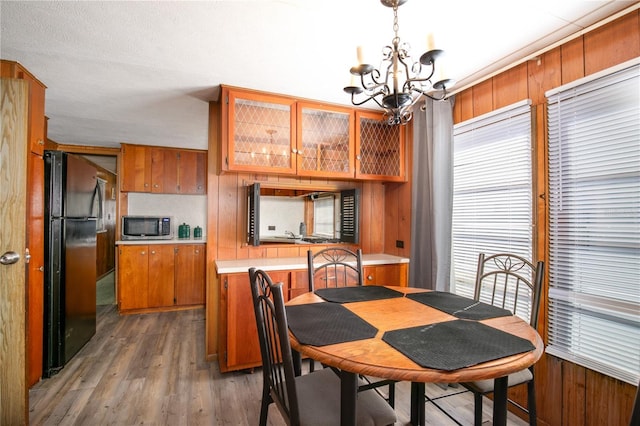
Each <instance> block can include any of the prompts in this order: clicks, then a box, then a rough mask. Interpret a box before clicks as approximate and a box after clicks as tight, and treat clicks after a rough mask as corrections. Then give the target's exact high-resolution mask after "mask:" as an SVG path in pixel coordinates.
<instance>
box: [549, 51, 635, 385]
mask: <svg viewBox="0 0 640 426" xmlns="http://www.w3.org/2000/svg"><path fill="white" fill-rule="evenodd" d="M638 62H639V61H637V60H636V61H635V64H625V65H623V66H621V67H617V69H616V70H614V71H608V72H607V73H601V74H599V75H596V76H593V77H590V78H589V79H583V80H582V81H579V82H575V83H574V84H571V85H570V86H569V87H567V86H565V87H561V88H559V89H557V90H554V91H550V92H548V93H547V98H548V116H549V117H548V119H549V120H548V121H549V226H550V231H549V232H550V234H549V245H550V247H549V347H548V348H547V352H548V353H550V354H553V355H555V356H558V357H561V358H563V359H567V360H570V361H572V362H575V363H577V364H580V365H582V366H585V367H588V368H591V369H593V370H596V371H599V372H601V373H604V374H607V375H609V376H612V377H615V378H618V379H620V380H624V381H626V382H628V383H631V384H634V385H637V383H638V379H640V345H639V342H640V281H639V280H640V65H638Z"/></svg>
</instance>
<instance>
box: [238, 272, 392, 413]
mask: <svg viewBox="0 0 640 426" xmlns="http://www.w3.org/2000/svg"><path fill="white" fill-rule="evenodd" d="M249 279H250V283H251V293H252V296H253V308H254V312H255V317H256V325H257V326H258V338H259V340H260V353H261V356H262V374H263V377H264V379H263V389H262V405H261V407H260V426H264V425H266V424H267V417H268V411H269V406H270V405H271V403H274V402H275V405H276V406H277V407H278V410H279V411H280V413H281V414H282V416H283V417H284V419H285V422H286V423H287V424H288V425H293V426H296V425H328V424H329V425H337V424H340V378H339V377H338V375H336V373H335V372H334V371H333V370H332V369H330V368H325V369H322V370H318V371H315V372H312V373H309V374H304V375H300V376H296V375H295V373H294V365H293V359H292V353H291V344H290V342H289V335H288V325H287V315H286V311H285V306H284V297H283V294H282V283H277V284H273V283H272V281H271V278H270V277H269V275H268V274H267V273H266V272H264V271H262V270H259V269H256V268H251V269H249ZM356 411H357V419H356V420H357V424H359V425H360V424H362V425H364V424H366V425H381V426H382V425H391V424H393V423H395V421H396V414H395V412H394V411H393V408H391V407H390V406H389V405H388V404H387V402H386V401H385V400H384V399H383V398H382V397H380V396H379V395H378V394H377V393H375V392H373V391H371V390H369V391H364V392H360V393H359V394H358V398H357V410H356Z"/></svg>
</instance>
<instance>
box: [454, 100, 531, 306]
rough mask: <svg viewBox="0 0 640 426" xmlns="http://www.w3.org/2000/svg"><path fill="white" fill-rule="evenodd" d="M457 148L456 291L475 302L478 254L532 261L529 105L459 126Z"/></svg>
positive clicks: (456, 131)
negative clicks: (516, 256)
mask: <svg viewBox="0 0 640 426" xmlns="http://www.w3.org/2000/svg"><path fill="white" fill-rule="evenodd" d="M453 144H454V148H453V217H452V250H453V263H454V265H453V273H454V274H455V278H454V280H452V282H453V289H452V290H453V291H455V292H456V293H458V294H461V295H464V296H469V297H473V287H474V284H475V275H476V268H477V262H478V254H479V253H480V252H485V253H488V254H494V253H504V252H508V253H513V254H518V255H520V256H522V257H524V258H526V259H531V258H532V252H533V248H532V247H533V241H532V238H533V237H532V235H533V232H532V220H533V207H532V193H533V190H532V175H531V173H532V172H531V170H532V160H531V107H530V103H529V102H528V101H524V102H521V103H518V104H514V105H512V106H509V107H506V108H502V109H500V110H496V111H494V112H492V113H489V114H485V115H483V116H480V117H476V118H474V119H472V120H468V121H465V122H463V123H459V124H457V125H456V126H454V130H453Z"/></svg>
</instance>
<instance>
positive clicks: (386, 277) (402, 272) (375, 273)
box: [362, 263, 408, 287]
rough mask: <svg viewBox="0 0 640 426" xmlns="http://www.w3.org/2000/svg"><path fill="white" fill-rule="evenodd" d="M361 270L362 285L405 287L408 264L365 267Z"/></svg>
mask: <svg viewBox="0 0 640 426" xmlns="http://www.w3.org/2000/svg"><path fill="white" fill-rule="evenodd" d="M362 269H363V272H364V285H397V286H401V287H406V286H407V281H408V263H396V264H392V265H377V266H365V267H363V268H362Z"/></svg>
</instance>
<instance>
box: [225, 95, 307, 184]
mask: <svg viewBox="0 0 640 426" xmlns="http://www.w3.org/2000/svg"><path fill="white" fill-rule="evenodd" d="M221 99H222V102H223V107H222V147H221V148H222V149H221V154H222V155H221V160H222V164H221V169H222V170H233V171H252V172H258V173H260V172H262V173H265V172H272V173H279V174H295V171H296V170H295V160H294V157H293V155H292V154H293V153H294V149H295V143H294V141H295V135H296V109H295V101H294V100H293V99H289V98H286V97H279V96H275V95H269V94H264V93H260V92H255V91H250V90H238V89H232V88H229V87H225V86H223V87H222V98H221Z"/></svg>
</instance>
